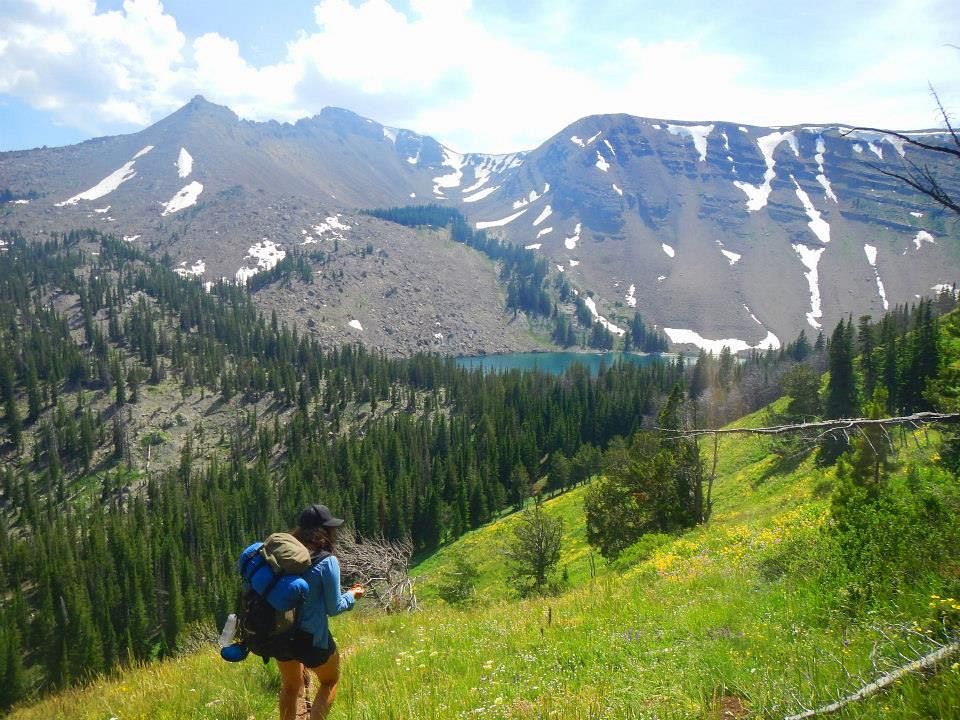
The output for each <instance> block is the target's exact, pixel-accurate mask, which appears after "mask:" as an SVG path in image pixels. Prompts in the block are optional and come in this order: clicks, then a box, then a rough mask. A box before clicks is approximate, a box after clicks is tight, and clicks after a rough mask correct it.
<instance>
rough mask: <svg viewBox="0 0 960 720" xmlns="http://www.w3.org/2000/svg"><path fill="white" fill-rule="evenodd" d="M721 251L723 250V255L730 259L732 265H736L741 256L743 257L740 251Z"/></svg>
mask: <svg viewBox="0 0 960 720" xmlns="http://www.w3.org/2000/svg"><path fill="white" fill-rule="evenodd" d="M720 252H722V253H723V256H724V257H725V258H727V260H729V261H730V264H731V265H736V264H737V263H738V262H739V261H740V258H741V257H742V256H741V255H740V253H735V252H732V251H731V250H721V251H720Z"/></svg>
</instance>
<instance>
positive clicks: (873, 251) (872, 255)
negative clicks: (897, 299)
mask: <svg viewBox="0 0 960 720" xmlns="http://www.w3.org/2000/svg"><path fill="white" fill-rule="evenodd" d="M863 252H864V253H865V254H866V256H867V262H868V263H870V267H872V268H873V275H874V277H875V278H876V280H877V292H878V293H880V299H881V300H882V301H883V309H884V310H889V309H890V304H889V303H888V302H887V293H886V290H885V289H884V287H883V280H881V279H880V271H879V270H877V248H876V246H874V245H870V244H868V243H864V245H863Z"/></svg>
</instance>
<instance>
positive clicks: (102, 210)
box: [93, 205, 110, 215]
mask: <svg viewBox="0 0 960 720" xmlns="http://www.w3.org/2000/svg"><path fill="white" fill-rule="evenodd" d="M93 211H94V212H95V213H100V214H101V215H102V214H103V213H105V212H110V206H109V205H107V206H106V207H105V208H94V209H93Z"/></svg>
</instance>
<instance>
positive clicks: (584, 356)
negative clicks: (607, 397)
mask: <svg viewBox="0 0 960 720" xmlns="http://www.w3.org/2000/svg"><path fill="white" fill-rule="evenodd" d="M675 357H676V356H675V355H671V354H666V355H641V354H637V353H604V354H601V353H578V352H541V353H504V354H502V355H475V356H471V357H460V358H457V359H456V361H457V365H459V366H460V367H465V368H482V369H483V370H485V371H488V372H505V371H507V370H540V371H541V372H546V373H552V374H554V375H560V374H561V373H563V372H565V371H566V369H567V368H568V367H570V366H571V365H573V364H575V363H579V364H581V365H584V366H585V367H586V368H587V369H589V370H590V372H591V373H592V374H594V375H596V374H597V372H598V371H599V370H600V366H601V365H603V366H604V367H610V366H611V365H613V364H614V363H615V362H617V361H618V360H620V359H621V358H622V359H624V360H626V361H628V362H633V363H637V364H638V365H647V364H649V363H652V362H654V361H655V360H660V359H662V360H673V359H674V358H675Z"/></svg>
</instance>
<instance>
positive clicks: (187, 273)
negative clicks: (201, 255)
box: [173, 260, 207, 277]
mask: <svg viewBox="0 0 960 720" xmlns="http://www.w3.org/2000/svg"><path fill="white" fill-rule="evenodd" d="M173 271H174V272H175V273H176V274H177V275H179V276H180V277H200V276H202V275H203V274H204V273H205V272H206V271H207V265H206V263H205V262H204V261H203V260H197V261H196V262H195V263H194V264H193V265H191V266H190V267H187V261H186V260H184V261H183V262H182V263H180V267H178V268H174V270H173Z"/></svg>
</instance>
